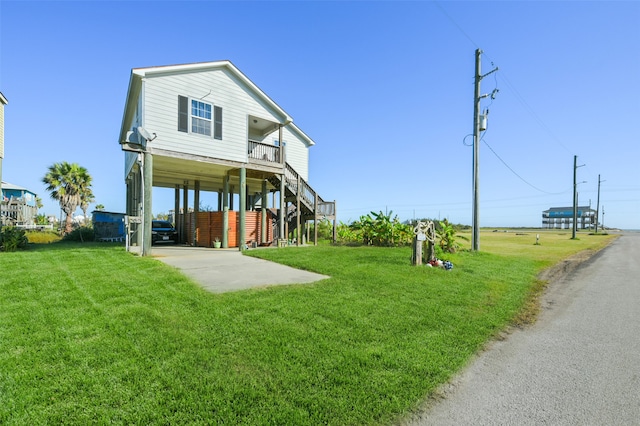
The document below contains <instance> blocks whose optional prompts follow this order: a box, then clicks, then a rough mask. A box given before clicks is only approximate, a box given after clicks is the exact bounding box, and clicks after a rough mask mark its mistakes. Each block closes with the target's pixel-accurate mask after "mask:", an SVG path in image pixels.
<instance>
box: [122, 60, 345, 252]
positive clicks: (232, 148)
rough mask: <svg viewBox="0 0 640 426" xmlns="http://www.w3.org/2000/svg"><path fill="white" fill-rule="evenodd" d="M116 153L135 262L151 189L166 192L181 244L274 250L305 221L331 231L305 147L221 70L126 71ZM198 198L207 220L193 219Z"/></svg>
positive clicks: (218, 65)
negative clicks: (210, 208) (210, 204)
mask: <svg viewBox="0 0 640 426" xmlns="http://www.w3.org/2000/svg"><path fill="white" fill-rule="evenodd" d="M120 144H121V147H122V149H123V150H124V151H125V182H126V185H127V204H126V205H127V207H126V213H127V215H129V216H132V217H139V218H140V221H141V223H140V225H139V226H138V225H137V224H134V225H133V227H132V228H133V229H132V231H133V234H132V241H133V242H134V244H135V242H136V241H137V244H138V245H140V246H142V254H143V255H144V254H145V251H146V249H145V247H147V248H150V241H151V237H150V224H151V217H152V204H151V203H152V200H150V194H151V188H152V187H160V188H172V189H174V190H175V197H174V206H172V207H174V208H173V210H174V211H175V212H176V213H177V214H176V216H175V226H176V229H177V230H178V231H179V238H180V242H182V243H187V244H190V245H204V246H208V245H209V242H210V241H211V240H212V239H213V238H219V239H220V240H221V241H222V242H223V246H225V244H226V246H227V247H240V248H242V247H244V246H246V245H249V244H252V245H255V244H261V245H263V244H275V243H276V242H282V241H285V240H287V239H288V240H291V239H292V231H293V230H294V229H297V230H298V234H300V235H304V231H305V229H306V228H305V224H306V222H307V221H310V220H319V219H325V218H327V219H333V220H334V223H335V203H334V202H333V201H330V202H329V201H324V200H323V199H322V197H320V196H319V194H318V193H317V192H316V191H315V190H314V189H313V188H312V187H311V186H310V185H309V183H308V177H309V148H310V147H312V146H313V145H314V144H315V142H314V141H313V140H312V139H311V138H310V137H309V136H307V135H306V134H305V133H304V132H303V131H302V130H301V129H300V128H298V127H297V126H296V125H295V124H294V123H293V119H292V118H291V117H290V116H289V114H287V113H286V112H285V111H284V110H283V109H282V108H281V107H280V106H279V105H278V104H276V103H275V102H274V101H273V100H272V99H271V98H270V97H269V96H267V94H266V93H264V92H263V91H262V90H260V89H259V88H258V87H257V86H256V85H255V84H254V83H253V82H252V81H251V80H249V79H248V78H247V76H245V75H244V74H243V73H242V72H241V71H240V70H239V69H238V68H236V67H235V65H233V64H232V63H231V62H229V61H217V62H206V63H194V64H184V65H171V66H159V67H150V68H135V69H133V70H132V71H131V78H130V80H129V89H128V92H127V99H126V103H125V110H124V115H123V120H122V126H121V129H120ZM205 192H209V193H213V194H216V195H217V201H218V207H217V210H218V211H217V212H200V211H199V208H200V199H201V198H200V197H201V196H203V197H204V196H205V195H206V194H205ZM201 193H202V194H201ZM269 195H271V196H269ZM276 195H278V202H276ZM145 196H146V198H145ZM191 196H193V200H190V199H189V198H190V197H191ZM234 200H236V201H237V204H235V205H234ZM271 209H273V210H274V211H276V215H275V217H274V218H273V219H272V215H271V213H270V212H269V210H271ZM203 213H207V214H203ZM209 213H211V214H209ZM213 213H216V214H215V215H214V214H213ZM218 213H219V214H218ZM223 223H224V224H225V225H223ZM315 229H317V227H315ZM138 231H139V232H138ZM296 240H297V241H298V242H300V240H301V238H297V239H296Z"/></svg>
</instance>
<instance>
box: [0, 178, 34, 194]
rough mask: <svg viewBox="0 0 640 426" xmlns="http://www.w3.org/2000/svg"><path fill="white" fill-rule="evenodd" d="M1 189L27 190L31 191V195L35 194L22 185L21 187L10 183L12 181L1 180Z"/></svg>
mask: <svg viewBox="0 0 640 426" xmlns="http://www.w3.org/2000/svg"><path fill="white" fill-rule="evenodd" d="M2 189H3V190H6V189H8V190H12V191H25V192H29V193H31V194H33V195H36V193H35V192H33V191H30V190H28V189H27V188H23V187H21V186H18V185H14V184H12V183H9V182H5V181H2Z"/></svg>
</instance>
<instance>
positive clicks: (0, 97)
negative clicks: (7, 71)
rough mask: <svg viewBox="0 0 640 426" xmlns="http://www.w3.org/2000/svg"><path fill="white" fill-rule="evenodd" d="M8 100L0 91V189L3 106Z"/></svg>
mask: <svg viewBox="0 0 640 426" xmlns="http://www.w3.org/2000/svg"><path fill="white" fill-rule="evenodd" d="M8 103H9V101H7V98H5V97H4V95H3V94H2V92H0V191H1V190H2V161H3V160H4V106H5V105H7V104H8Z"/></svg>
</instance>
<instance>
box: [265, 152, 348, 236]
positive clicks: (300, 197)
mask: <svg viewBox="0 0 640 426" xmlns="http://www.w3.org/2000/svg"><path fill="white" fill-rule="evenodd" d="M281 179H282V175H273V176H271V177H270V178H269V182H270V183H271V184H272V185H273V186H274V187H276V188H280V183H281ZM284 188H285V194H284V200H285V201H286V202H287V203H292V204H293V207H292V208H291V207H290V208H287V209H286V215H285V220H286V223H287V227H288V232H291V231H293V230H294V229H297V226H298V223H304V222H305V221H308V220H314V221H315V220H320V219H329V220H335V218H336V203H335V201H325V200H323V199H322V197H320V196H319V195H318V193H317V192H316V191H314V190H313V188H312V187H311V186H310V185H309V184H308V183H307V182H306V181H305V180H304V179H302V178H301V177H300V175H299V174H298V173H297V172H296V171H295V170H294V169H293V167H291V165H289V163H286V164H285V173H284ZM298 216H299V217H298ZM281 238H283V237H281Z"/></svg>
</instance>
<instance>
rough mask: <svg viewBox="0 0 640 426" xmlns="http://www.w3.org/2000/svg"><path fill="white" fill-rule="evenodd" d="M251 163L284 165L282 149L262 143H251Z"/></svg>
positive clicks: (249, 152)
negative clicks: (281, 154)
mask: <svg viewBox="0 0 640 426" xmlns="http://www.w3.org/2000/svg"><path fill="white" fill-rule="evenodd" d="M248 155H249V161H254V162H258V163H270V164H282V162H281V160H280V147H279V146H274V145H269V144H266V143H262V142H256V141H249V144H248Z"/></svg>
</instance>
